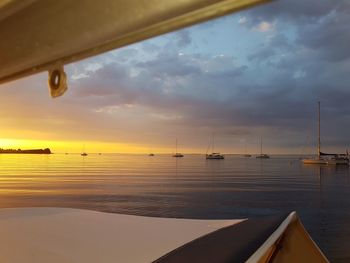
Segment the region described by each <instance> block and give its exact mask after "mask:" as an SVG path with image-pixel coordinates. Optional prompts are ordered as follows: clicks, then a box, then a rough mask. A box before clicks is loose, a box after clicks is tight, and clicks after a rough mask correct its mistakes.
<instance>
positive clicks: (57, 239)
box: [0, 208, 241, 263]
mask: <svg viewBox="0 0 350 263" xmlns="http://www.w3.org/2000/svg"><path fill="white" fill-rule="evenodd" d="M240 221H241V220H187V219H165V218H151V217H140V216H129V215H120V214H110V213H102V212H95V211H88V210H79V209H68V208H6V209H0V262H9V263H14V262H36V263H40V262H60V263H63V262H132V263H137V262H150V261H152V260H155V259H157V258H159V257H160V256H162V255H164V254H165V253H167V252H169V251H171V250H173V249H175V248H176V247H179V246H181V245H183V244H185V243H187V242H189V241H191V240H193V239H195V238H197V237H200V236H202V235H204V234H207V233H210V232H212V231H214V230H216V229H218V228H221V227H224V226H228V225H231V224H234V223H237V222H240Z"/></svg>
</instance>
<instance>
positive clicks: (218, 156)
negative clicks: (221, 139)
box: [205, 133, 225, 160]
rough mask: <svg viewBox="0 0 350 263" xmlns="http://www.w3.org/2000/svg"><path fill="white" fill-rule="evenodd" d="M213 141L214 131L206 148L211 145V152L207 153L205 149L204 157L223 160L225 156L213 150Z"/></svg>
mask: <svg viewBox="0 0 350 263" xmlns="http://www.w3.org/2000/svg"><path fill="white" fill-rule="evenodd" d="M214 142H215V137H214V133H213V134H212V136H211V142H210V144H209V146H208V149H209V147H210V146H211V152H212V153H208V150H207V153H206V154H205V159H207V160H223V159H225V156H224V155H223V154H220V153H218V152H214Z"/></svg>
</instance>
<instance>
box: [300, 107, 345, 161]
mask: <svg viewBox="0 0 350 263" xmlns="http://www.w3.org/2000/svg"><path fill="white" fill-rule="evenodd" d="M317 131H318V139H317V157H316V158H305V159H302V162H303V164H318V165H323V164H326V165H349V155H348V152H347V154H346V155H341V154H328V153H323V152H321V102H318V129H317Z"/></svg>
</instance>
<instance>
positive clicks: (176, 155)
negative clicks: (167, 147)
mask: <svg viewBox="0 0 350 263" xmlns="http://www.w3.org/2000/svg"><path fill="white" fill-rule="evenodd" d="M175 145H176V146H175V149H176V151H175V154H174V155H173V157H184V155H183V154H182V153H179V152H177V138H176V143H175Z"/></svg>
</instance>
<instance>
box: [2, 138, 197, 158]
mask: <svg viewBox="0 0 350 263" xmlns="http://www.w3.org/2000/svg"><path fill="white" fill-rule="evenodd" d="M0 148H3V149H10V148H11V149H22V150H25V149H44V148H50V150H51V152H53V153H55V152H56V153H64V152H68V153H79V152H82V151H85V152H90V153H98V152H102V153H132V154H137V153H138V154H144V153H150V152H154V153H173V152H174V149H173V148H169V147H163V148H160V147H153V146H152V147H150V146H148V145H137V144H130V143H108V142H98V141H50V140H26V139H10V138H0ZM183 152H187V153H189V152H191V153H194V152H198V150H197V151H196V150H195V149H186V151H183Z"/></svg>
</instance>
